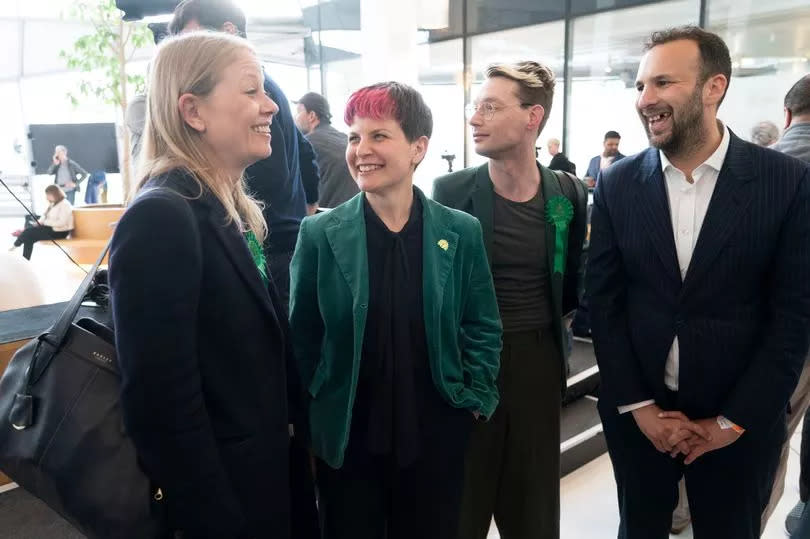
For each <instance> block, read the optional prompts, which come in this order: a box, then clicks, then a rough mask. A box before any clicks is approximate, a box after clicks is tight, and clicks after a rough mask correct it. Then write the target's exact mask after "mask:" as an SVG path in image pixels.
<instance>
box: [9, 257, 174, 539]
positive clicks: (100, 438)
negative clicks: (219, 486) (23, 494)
mask: <svg viewBox="0 0 810 539" xmlns="http://www.w3.org/2000/svg"><path fill="white" fill-rule="evenodd" d="M108 248H109V245H108V246H107V247H105V248H104V251H103V252H102V253H101V256H100V257H99V258H98V261H97V262H96V263H95V265H94V266H93V268H92V270H90V272H89V273H88V274H87V276H86V277H85V278H84V281H82V284H81V286H80V287H79V289H78V290H77V291H76V294H75V295H74V296H73V298H72V299H71V300H70V302H69V303H68V306H67V308H66V309H65V311H64V312H63V313H62V315H61V316H60V318H59V320H58V321H57V322H56V323H55V324H54V325H53V326H52V327H51V328H50V329H48V330H47V331H46V332H45V333H43V334H41V335H40V336H39V337H37V338H36V339H33V340H32V341H30V342H29V343H27V344H26V345H25V346H23V347H22V348H20V349H19V350H18V351H17V352H16V353H15V354H14V357H13V358H12V359H11V363H9V366H8V368H7V369H6V371H5V373H4V374H3V377H2V379H0V470H2V471H3V472H4V473H5V474H6V475H8V476H9V477H10V478H11V479H13V480H14V481H15V482H16V483H17V484H18V485H20V486H21V487H22V488H24V489H25V490H27V491H28V492H30V493H31V494H33V495H34V496H36V497H37V498H39V499H41V500H42V501H43V502H45V503H46V504H47V505H48V506H49V507H50V508H51V509H53V510H54V511H56V512H57V513H59V514H60V515H62V517H64V518H65V519H66V520H67V521H68V522H70V523H71V524H73V525H74V526H75V527H76V528H77V529H78V530H79V531H81V532H82V533H84V534H85V535H87V536H88V537H90V538H92V539H95V538H104V539H107V538H115V539H126V538H138V539H149V538H154V537H162V536H163V535H164V531H163V530H162V526H161V524H160V522H161V520H162V519H160V518H158V515H160V513H161V512H162V511H161V505H162V504H161V501H162V497H163V494H162V492H161V491H160V489H158V488H156V487H155V486H154V485H152V484H151V483H150V481H149V479H148V478H147V477H146V475H144V473H143V472H142V471H141V470H140V468H139V466H138V460H137V457H136V453H135V447H134V446H133V444H132V440H131V439H130V438H129V437H128V436H127V434H126V432H125V430H124V424H123V419H122V414H121V406H120V402H119V401H120V386H121V383H120V378H119V374H118V370H117V365H116V354H115V345H114V342H113V332H112V330H111V329H110V328H108V327H106V326H104V325H102V324H99V323H98V322H96V321H95V320H93V319H90V318H83V319H80V320H78V321H77V322H75V323H74V318H75V317H76V314H77V312H78V310H79V306H80V305H81V303H82V300H83V298H84V297H85V294H86V293H87V291H88V289H89V288H90V286H91V284H92V282H93V278H94V276H95V274H96V272H97V270H98V266H99V264H100V263H101V261H102V260H103V259H104V256H105V255H106V253H107V249H108Z"/></svg>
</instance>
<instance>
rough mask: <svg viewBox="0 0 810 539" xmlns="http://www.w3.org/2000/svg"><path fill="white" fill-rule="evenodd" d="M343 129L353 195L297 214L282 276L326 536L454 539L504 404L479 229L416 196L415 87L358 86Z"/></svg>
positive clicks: (421, 126) (425, 131)
mask: <svg viewBox="0 0 810 539" xmlns="http://www.w3.org/2000/svg"><path fill="white" fill-rule="evenodd" d="M344 119H345V121H346V124H347V125H349V126H350V133H349V145H348V147H347V148H346V161H347V163H348V165H349V170H350V171H351V174H352V176H353V177H354V179H355V181H356V182H357V185H358V186H359V187H360V191H361V193H360V194H359V195H357V196H355V197H354V198H352V199H351V200H349V201H348V202H345V203H344V204H342V205H340V206H338V207H337V208H335V209H333V210H331V211H329V212H325V213H320V214H318V215H315V216H313V217H308V218H306V219H304V221H303V222H302V224H301V232H300V234H299V236H298V245H297V246H296V249H295V254H294V255H293V260H292V265H291V271H290V277H291V280H290V282H291V290H290V325H291V328H292V339H293V345H294V349H295V356H296V360H297V362H298V366H299V370H300V373H301V378H302V385H303V387H304V388H307V389H308V391H309V394H310V396H311V403H310V407H309V419H310V429H311V433H312V448H313V452H314V454H315V457H316V466H317V472H318V473H317V478H318V485H319V489H320V501H321V505H320V508H321V512H322V517H323V522H324V530H323V531H324V537H327V538H329V539H383V538H388V539H414V538H419V539H453V538H455V537H456V530H457V527H458V519H459V507H460V503H461V493H462V487H463V480H464V454H465V451H466V449H467V440H468V438H469V435H470V431H471V429H472V427H473V423H474V421H475V420H476V419H480V420H486V419H488V418H489V417H491V416H492V413H493V412H494V411H495V406H496V405H497V404H498V390H497V387H496V384H495V380H496V377H497V375H498V368H499V364H500V362H499V359H498V358H499V354H500V351H501V322H500V317H499V316H498V305H497V302H496V299H495V289H494V286H493V283H492V275H491V274H490V271H489V265H488V264H487V254H486V250H485V248H484V240H483V236H482V233H481V226H480V225H479V224H478V221H477V220H476V219H475V218H473V217H471V216H469V215H467V214H464V213H462V212H459V211H456V210H451V209H449V208H446V207H444V206H442V205H440V204H438V203H437V202H434V201H432V200H430V199H428V198H427V197H425V195H424V194H423V193H422V192H421V191H420V190H419V189H417V188H415V187H414V185H413V174H414V170H415V169H416V167H417V166H418V165H419V163H420V162H421V161H422V160H423V159H424V157H425V153H426V152H427V148H428V139H429V137H430V135H431V132H432V130H433V119H432V115H431V112H430V109H429V108H428V107H427V105H426V104H425V102H424V101H423V99H422V96H421V95H420V94H419V93H418V92H417V91H416V90H414V89H413V88H411V87H409V86H406V85H404V84H400V83H396V82H388V83H381V84H375V85H373V86H369V87H366V88H363V89H360V90H357V91H356V92H355V93H354V94H352V96H351V97H350V98H349V102H348V104H347V105H346V112H345V115H344Z"/></svg>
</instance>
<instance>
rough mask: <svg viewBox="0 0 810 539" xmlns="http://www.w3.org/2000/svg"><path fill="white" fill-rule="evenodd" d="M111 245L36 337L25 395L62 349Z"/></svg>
mask: <svg viewBox="0 0 810 539" xmlns="http://www.w3.org/2000/svg"><path fill="white" fill-rule="evenodd" d="M111 243H112V238H111V239H110V241H108V242H107V244H106V245H105V246H104V249H102V250H101V254H100V255H99V257H98V260H96V263H95V264H93V267H92V268H91V269H90V271H88V272H87V275H85V276H84V280H83V281H82V284H80V285H79V288H78V289H77V290H76V293H75V294H73V297H72V298H71V299H70V302H69V303H68V305H67V307H65V310H64V311H62V314H61V315H60V316H59V319H58V320H57V321H56V323H55V324H54V325H53V326H51V327H50V329H48V331H46V332H45V333H43V334H41V335H40V336H39V337H37V346H36V348H35V349H34V354H33V356H32V358H31V363H29V365H28V369H26V372H25V394H27V393H28V392H29V389H30V387H31V386H32V385H34V384H35V383H36V382H37V380H38V379H39V377H40V376H41V375H42V373H43V372H45V369H47V368H48V365H49V364H50V363H51V360H52V359H53V356H54V355H56V352H57V351H58V350H59V348H61V347H62V344H63V343H64V340H65V337H66V336H67V332H68V330H69V329H70V326H71V324H72V323H73V319H74V318H76V313H78V312H79V307H81V305H82V300H84V297H85V296H86V295H87V291H88V290H89V289H90V286H92V284H93V279H94V278H95V276H96V273H98V267H99V266H100V265H101V262H102V261H103V260H104V257H105V256H107V252H108V251H109V250H110V244H111Z"/></svg>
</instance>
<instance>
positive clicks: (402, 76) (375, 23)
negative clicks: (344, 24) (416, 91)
mask: <svg viewBox="0 0 810 539" xmlns="http://www.w3.org/2000/svg"><path fill="white" fill-rule="evenodd" d="M414 4H415V3H413V2H403V1H399V2H395V1H381V0H361V1H360V25H361V29H362V31H361V32H360V39H361V40H362V47H361V50H362V59H363V80H362V81H358V84H357V87H359V86H360V85H361V84H362V85H366V84H372V83H375V82H382V81H387V80H396V81H398V82H404V83H406V84H410V85H413V86H415V85H416V84H417V81H418V66H419V59H418V51H417V39H418V35H417V20H418V11H419V10H418V9H417V8H416V7H415V5H414Z"/></svg>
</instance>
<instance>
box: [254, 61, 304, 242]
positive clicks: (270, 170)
mask: <svg viewBox="0 0 810 539" xmlns="http://www.w3.org/2000/svg"><path fill="white" fill-rule="evenodd" d="M264 91H265V93H266V94H267V95H269V96H270V98H271V99H272V100H273V101H275V103H276V104H277V105H278V112H277V113H276V114H275V116H273V123H272V124H270V134H271V135H272V138H271V141H270V146H271V147H272V149H273V151H272V153H271V154H270V156H269V157H267V158H266V159H262V160H261V161H257V162H256V163H254V164H252V165H250V166H249V167H248V168H247V170H246V171H245V178H246V179H247V185H248V187H249V189H250V191H251V192H252V194H253V195H254V197H255V198H257V199H259V200H261V201H262V202H263V203H264V218H265V220H266V221H267V226H268V228H269V229H270V234H269V236H268V238H267V241H265V251H266V252H268V253H273V254H280V253H292V252H293V250H294V249H295V242H296V240H297V239H298V229H299V227H300V226H301V219H303V218H304V217H306V215H307V204H308V203H309V204H312V203H315V202H317V201H318V182H319V181H320V173H319V172H318V163H317V161H316V158H315V150H314V149H313V148H312V145H311V144H310V143H309V141H308V140H307V139H306V138H305V137H304V135H302V134H301V131H299V130H298V128H297V127H296V126H295V121H294V120H293V114H292V110H291V109H290V102H289V101H288V100H287V96H285V95H284V92H282V91H281V88H280V87H279V86H278V84H276V83H275V81H274V80H273V79H272V78H270V77H269V76H268V75H267V73H265V74H264Z"/></svg>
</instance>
